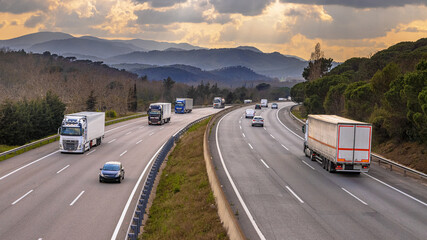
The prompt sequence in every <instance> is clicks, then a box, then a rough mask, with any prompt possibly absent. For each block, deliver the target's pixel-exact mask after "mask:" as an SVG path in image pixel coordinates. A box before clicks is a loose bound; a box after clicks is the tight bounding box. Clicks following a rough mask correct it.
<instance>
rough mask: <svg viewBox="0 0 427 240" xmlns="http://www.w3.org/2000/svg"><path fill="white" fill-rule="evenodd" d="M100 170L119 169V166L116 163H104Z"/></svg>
mask: <svg viewBox="0 0 427 240" xmlns="http://www.w3.org/2000/svg"><path fill="white" fill-rule="evenodd" d="M102 170H106V171H119V170H120V166H119V165H117V164H105V165H104V167H103V168H102Z"/></svg>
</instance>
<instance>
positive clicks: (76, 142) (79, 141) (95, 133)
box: [58, 112, 105, 153]
mask: <svg viewBox="0 0 427 240" xmlns="http://www.w3.org/2000/svg"><path fill="white" fill-rule="evenodd" d="M58 132H59V135H60V136H59V151H60V152H69V153H84V152H85V151H87V150H89V149H90V148H91V147H93V146H98V145H100V144H101V142H102V139H103V138H104V132H105V113H104V112H79V113H73V114H67V115H65V116H64V119H63V120H62V124H61V127H60V128H59V130H58Z"/></svg>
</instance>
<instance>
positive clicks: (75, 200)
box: [70, 191, 85, 206]
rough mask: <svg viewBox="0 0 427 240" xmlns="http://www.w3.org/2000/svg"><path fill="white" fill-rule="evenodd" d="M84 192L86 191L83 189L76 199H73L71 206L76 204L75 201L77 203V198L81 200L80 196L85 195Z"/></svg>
mask: <svg viewBox="0 0 427 240" xmlns="http://www.w3.org/2000/svg"><path fill="white" fill-rule="evenodd" d="M83 193H85V191H82V192H81V193H80V194H79V195H78V196H77V197H76V198H75V199H74V201H72V202H71V203H70V206H73V205H74V203H76V202H77V200H79V198H80V197H81V196H82V195H83Z"/></svg>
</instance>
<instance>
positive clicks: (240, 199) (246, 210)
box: [215, 112, 266, 240]
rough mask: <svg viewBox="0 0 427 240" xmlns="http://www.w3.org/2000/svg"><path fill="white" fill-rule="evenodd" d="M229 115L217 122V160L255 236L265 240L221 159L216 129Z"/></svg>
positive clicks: (216, 135)
mask: <svg viewBox="0 0 427 240" xmlns="http://www.w3.org/2000/svg"><path fill="white" fill-rule="evenodd" d="M230 113H231V112H230ZM230 113H227V114H226V115H225V116H223V117H222V118H221V119H220V120H219V122H218V124H217V126H216V132H215V140H216V147H217V150H218V155H219V158H220V159H221V163H222V167H223V168H224V171H225V174H226V175H227V178H228V180H229V181H230V184H231V186H232V187H233V190H234V192H235V193H236V195H237V198H238V199H239V201H240V204H242V207H243V209H244V210H245V212H246V215H247V216H248V218H249V221H250V222H251V223H252V226H253V227H254V228H255V231H256V232H257V234H258V236H259V238H260V239H261V240H265V239H266V238H265V237H264V235H263V234H262V232H261V230H260V229H259V227H258V225H257V224H256V222H255V219H254V218H253V217H252V214H251V213H250V211H249V209H248V207H247V206H246V203H245V202H244V201H243V198H242V196H241V195H240V193H239V191H238V190H237V187H236V184H235V183H234V181H233V179H232V178H231V175H230V173H229V172H228V169H227V166H226V165H225V162H224V159H223V158H222V153H221V149H220V148H219V141H218V128H219V125H220V124H221V121H222V119H224V117H226V116H227V115H228V114H230Z"/></svg>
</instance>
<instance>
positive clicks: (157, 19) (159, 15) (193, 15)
mask: <svg viewBox="0 0 427 240" xmlns="http://www.w3.org/2000/svg"><path fill="white" fill-rule="evenodd" d="M135 15H137V16H138V20H137V23H139V24H166V25H168V24H171V23H177V22H180V23H184V22H187V23H201V22H204V18H203V12H202V11H197V10H195V9H194V8H192V7H186V8H175V9H170V10H166V11H157V10H154V9H145V10H140V11H136V12H135Z"/></svg>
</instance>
